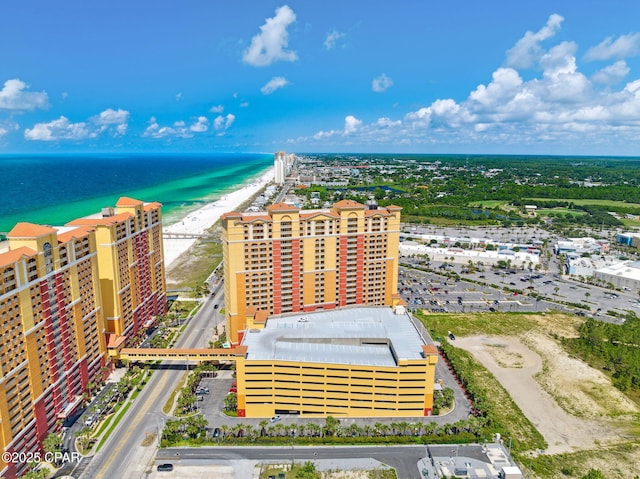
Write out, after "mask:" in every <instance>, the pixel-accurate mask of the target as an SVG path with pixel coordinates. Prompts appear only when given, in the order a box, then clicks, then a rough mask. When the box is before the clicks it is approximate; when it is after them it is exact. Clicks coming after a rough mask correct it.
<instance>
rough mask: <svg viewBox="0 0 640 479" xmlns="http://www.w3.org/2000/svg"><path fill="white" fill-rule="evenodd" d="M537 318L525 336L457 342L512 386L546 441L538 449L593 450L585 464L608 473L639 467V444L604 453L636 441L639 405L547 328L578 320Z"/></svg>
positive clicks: (566, 330)
mask: <svg viewBox="0 0 640 479" xmlns="http://www.w3.org/2000/svg"><path fill="white" fill-rule="evenodd" d="M539 319H540V328H536V329H534V330H532V331H528V332H527V333H526V334H523V335H522V336H484V335H479V336H470V337H460V336H458V338H457V339H456V341H455V345H456V346H457V347H460V348H463V349H465V350H467V351H469V352H470V353H471V354H473V356H474V357H475V358H476V359H477V360H478V361H479V362H480V363H482V364H483V365H484V366H485V367H486V368H487V369H488V370H489V371H490V372H491V373H492V374H493V375H494V376H495V377H496V378H497V379H498V380H499V381H500V383H501V384H502V385H503V386H504V387H505V389H507V390H508V391H509V392H510V394H511V396H512V398H513V400H514V401H515V402H516V404H517V405H518V407H519V408H520V409H521V410H522V412H523V413H524V414H525V415H526V416H527V417H528V418H529V420H530V421H531V422H532V423H533V424H534V425H535V427H536V428H537V429H538V431H539V432H540V433H541V434H542V435H543V437H544V438H545V440H546V442H547V443H548V448H547V450H546V451H539V452H540V453H543V454H562V453H573V452H578V451H592V452H593V454H586V455H585V456H584V459H581V460H582V462H583V467H587V466H588V467H589V468H595V469H600V470H601V471H603V472H605V471H608V472H609V473H605V477H607V478H613V477H633V474H638V473H640V452H639V451H638V448H637V447H630V448H629V450H628V451H627V452H628V453H629V454H628V455H626V456H624V457H623V458H620V457H617V456H616V458H615V459H613V460H612V458H611V457H607V455H606V454H600V451H603V452H604V451H606V450H607V449H608V448H609V447H610V446H615V445H621V444H624V443H633V442H635V439H636V438H635V433H634V432H633V429H634V428H637V424H638V422H637V421H638V413H639V412H640V408H638V406H637V405H636V404H635V403H634V402H632V401H631V400H629V399H628V398H627V397H626V396H624V395H623V394H622V393H621V392H619V391H618V390H617V389H616V388H614V387H613V385H612V384H611V381H610V380H609V379H608V378H607V377H606V376H604V375H603V374H602V373H601V372H600V371H598V370H596V369H594V368H592V367H590V366H589V365H587V364H585V363H584V362H582V361H581V360H578V359H576V358H573V357H571V356H570V355H569V354H567V352H566V351H565V350H564V349H563V348H562V346H561V345H560V343H559V342H558V341H557V340H556V339H554V338H553V337H552V335H551V334H549V333H550V331H554V332H555V333H556V334H558V333H559V334H561V335H563V336H572V335H573V334H575V327H574V326H575V325H572V324H561V325H557V324H555V325H553V324H550V323H549V320H550V319H551V318H549V317H546V318H545V317H542V316H541V317H540V318H539ZM551 326H553V327H552V328H551ZM611 462H614V464H612V463H611ZM617 473H619V474H620V475H618V474H617ZM560 477H566V476H560Z"/></svg>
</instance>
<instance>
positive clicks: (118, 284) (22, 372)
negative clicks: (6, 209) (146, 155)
mask: <svg viewBox="0 0 640 479" xmlns="http://www.w3.org/2000/svg"><path fill="white" fill-rule="evenodd" d="M160 209H161V205H160V204H159V203H150V204H144V203H142V202H140V201H137V200H132V199H129V198H121V199H120V201H118V203H117V207H116V209H115V210H113V209H111V208H107V209H105V210H103V212H102V213H101V214H99V215H94V216H91V217H87V218H81V219H78V220H75V221H72V222H71V223H69V224H68V225H66V226H63V227H55V228H53V227H49V226H40V225H34V224H30V223H19V224H17V225H16V226H15V227H14V228H13V229H12V230H11V232H9V234H8V235H7V236H8V248H6V247H5V246H0V333H1V334H2V341H1V342H0V449H1V450H2V451H6V452H17V453H26V452H35V451H39V450H40V447H41V443H42V440H43V439H44V438H45V437H46V436H47V435H48V433H49V432H52V431H59V430H60V427H61V426H60V424H61V422H62V421H63V420H64V419H65V418H66V417H68V416H69V415H71V414H73V413H74V412H75V411H76V410H77V408H78V406H79V405H80V404H81V402H82V399H83V398H82V395H83V393H85V392H86V391H87V390H88V389H89V385H90V383H94V384H97V383H99V382H101V381H102V379H103V378H104V375H105V374H106V373H107V372H108V368H105V367H104V366H107V365H108V364H109V358H108V350H109V349H110V348H111V349H113V350H115V349H117V348H118V347H120V346H121V345H124V344H125V343H127V342H131V341H127V340H129V339H133V338H132V337H133V336H134V335H135V334H136V332H137V331H139V330H141V328H143V327H144V326H145V325H148V324H149V321H151V320H152V316H154V315H157V314H163V313H164V312H165V311H166V301H165V296H166V294H165V283H164V265H163V253H162V231H161V230H162V227H161V215H160ZM25 457H26V456H25ZM3 458H4V456H3ZM26 466H27V464H26V463H24V464H20V463H8V464H7V463H2V467H3V469H2V472H0V474H1V475H2V476H3V477H15V476H16V475H17V474H19V473H21V472H23V470H24V468H25V467H26Z"/></svg>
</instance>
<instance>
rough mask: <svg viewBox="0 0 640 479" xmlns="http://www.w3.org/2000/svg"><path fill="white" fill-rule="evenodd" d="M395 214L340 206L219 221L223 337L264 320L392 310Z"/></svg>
mask: <svg viewBox="0 0 640 479" xmlns="http://www.w3.org/2000/svg"><path fill="white" fill-rule="evenodd" d="M400 211H401V208H400V207H397V206H386V207H381V208H378V207H377V206H376V205H366V206H365V205H363V204H360V203H357V202H355V201H351V200H343V201H340V202H338V203H336V204H334V205H333V207H331V208H328V209H318V210H300V209H299V208H297V207H295V206H291V205H288V204H285V203H276V204H273V205H271V206H269V207H268V208H267V211H265V212H258V213H236V212H233V213H226V214H224V215H223V216H222V228H223V255H224V284H225V307H226V320H227V338H228V339H229V340H230V341H231V344H232V345H237V344H239V343H240V342H241V340H242V335H243V334H244V331H245V330H246V329H247V324H248V321H249V319H248V317H249V316H251V314H252V311H263V312H266V313H267V314H268V315H273V314H283V313H297V312H311V311H316V310H327V309H334V308H337V307H344V306H351V305H379V306H381V305H386V306H391V305H392V304H393V300H394V297H397V290H398V257H399V240H400Z"/></svg>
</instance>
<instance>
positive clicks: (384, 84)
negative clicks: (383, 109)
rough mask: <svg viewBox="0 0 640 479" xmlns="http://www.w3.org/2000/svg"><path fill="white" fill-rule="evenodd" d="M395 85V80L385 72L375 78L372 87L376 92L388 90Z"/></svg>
mask: <svg viewBox="0 0 640 479" xmlns="http://www.w3.org/2000/svg"><path fill="white" fill-rule="evenodd" d="M392 86H393V80H391V78H389V77H388V76H387V75H385V74H384V73H383V74H382V75H380V76H378V77H376V78H374V79H373V81H372V82H371V89H372V90H373V91H375V92H376V93H382V92H384V91H387V90H388V89H389V88H391V87H392Z"/></svg>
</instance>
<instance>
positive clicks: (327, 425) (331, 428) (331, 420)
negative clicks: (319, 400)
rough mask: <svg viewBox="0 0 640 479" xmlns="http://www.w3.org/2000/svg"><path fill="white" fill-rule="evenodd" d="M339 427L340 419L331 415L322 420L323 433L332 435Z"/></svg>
mask: <svg viewBox="0 0 640 479" xmlns="http://www.w3.org/2000/svg"><path fill="white" fill-rule="evenodd" d="M339 427H340V420H339V419H336V418H335V417H333V416H327V417H326V419H325V420H324V435H325V436H334V435H335V434H336V432H337V431H338V428H339Z"/></svg>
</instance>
